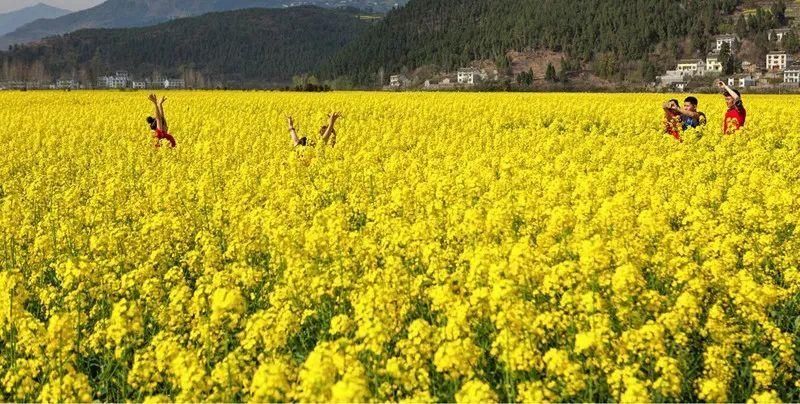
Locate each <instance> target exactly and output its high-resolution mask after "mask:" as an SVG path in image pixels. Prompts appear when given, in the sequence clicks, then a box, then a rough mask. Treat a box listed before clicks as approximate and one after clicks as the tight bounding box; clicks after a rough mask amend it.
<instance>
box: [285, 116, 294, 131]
mask: <svg viewBox="0 0 800 404" xmlns="http://www.w3.org/2000/svg"><path fill="white" fill-rule="evenodd" d="M286 120H287V121H288V122H289V129H294V119H292V117H291V116H287V117H286Z"/></svg>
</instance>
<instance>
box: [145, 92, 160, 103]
mask: <svg viewBox="0 0 800 404" xmlns="http://www.w3.org/2000/svg"><path fill="white" fill-rule="evenodd" d="M147 99H148V100H150V101H152V102H153V104H155V103H157V102H158V98H156V95H155V94H150V96H149V97H147Z"/></svg>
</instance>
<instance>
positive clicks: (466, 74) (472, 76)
mask: <svg viewBox="0 0 800 404" xmlns="http://www.w3.org/2000/svg"><path fill="white" fill-rule="evenodd" d="M480 81H481V72H480V71H479V70H478V69H475V68H472V67H467V68H463V69H458V84H463V85H469V86H472V85H475V84H478V83H479V82H480Z"/></svg>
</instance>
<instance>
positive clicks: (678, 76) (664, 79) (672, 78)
mask: <svg viewBox="0 0 800 404" xmlns="http://www.w3.org/2000/svg"><path fill="white" fill-rule="evenodd" d="M688 75H689V72H687V71H682V70H667V72H666V73H664V75H663V76H658V82H660V83H661V85H662V86H669V85H672V84H675V83H678V82H682V81H686V80H685V76H688Z"/></svg>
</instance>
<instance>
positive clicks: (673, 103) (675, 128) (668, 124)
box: [663, 100, 683, 142]
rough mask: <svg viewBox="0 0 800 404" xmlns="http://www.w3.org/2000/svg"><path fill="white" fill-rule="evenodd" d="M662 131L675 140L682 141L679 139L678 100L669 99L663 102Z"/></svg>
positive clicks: (679, 117)
mask: <svg viewBox="0 0 800 404" xmlns="http://www.w3.org/2000/svg"><path fill="white" fill-rule="evenodd" d="M663 108H664V131H665V132H667V133H669V134H670V135H672V137H674V138H675V140H677V141H679V142H682V141H683V140H682V139H681V113H680V112H679V106H678V100H669V101H667V102H665V103H664V107H663Z"/></svg>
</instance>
